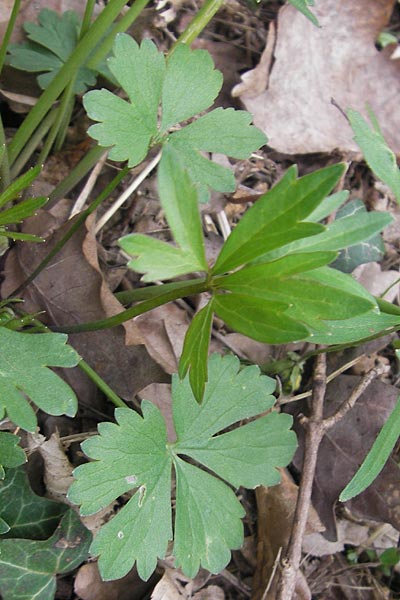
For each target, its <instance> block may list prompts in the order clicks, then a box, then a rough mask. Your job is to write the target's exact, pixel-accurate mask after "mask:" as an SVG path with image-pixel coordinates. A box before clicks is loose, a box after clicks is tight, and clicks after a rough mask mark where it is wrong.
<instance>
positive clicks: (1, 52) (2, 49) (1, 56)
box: [0, 0, 21, 73]
mask: <svg viewBox="0 0 400 600" xmlns="http://www.w3.org/2000/svg"><path fill="white" fill-rule="evenodd" d="M20 4H21V0H14V6H13V8H12V11H11V15H10V19H9V21H8V25H7V29H6V32H5V34H4V37H3V41H2V42H1V46H0V73H1V71H2V70H3V66H4V61H5V58H6V54H7V48H8V44H9V43H10V38H11V34H12V32H13V29H14V25H15V21H16V19H17V16H18V13H19V7H20Z"/></svg>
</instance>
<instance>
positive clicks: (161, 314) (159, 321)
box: [135, 302, 189, 373]
mask: <svg viewBox="0 0 400 600" xmlns="http://www.w3.org/2000/svg"><path fill="white" fill-rule="evenodd" d="M135 322H136V324H137V326H138V329H139V331H140V333H141V335H142V338H143V341H144V344H145V345H146V348H147V351H148V353H149V354H150V356H151V357H152V358H153V360H155V361H156V362H157V363H158V364H159V365H161V367H162V368H163V369H164V371H165V372H166V373H176V371H177V370H178V358H179V357H180V355H181V354H182V348H183V341H184V338H185V333H186V330H187V328H188V326H189V319H188V315H187V312H186V311H185V310H183V309H182V308H180V307H179V306H177V305H176V304H174V303H173V302H170V303H169V304H164V305H163V306H159V307H158V308H156V309H154V310H152V311H150V312H148V313H146V314H143V315H140V316H139V317H137V318H136V320H135Z"/></svg>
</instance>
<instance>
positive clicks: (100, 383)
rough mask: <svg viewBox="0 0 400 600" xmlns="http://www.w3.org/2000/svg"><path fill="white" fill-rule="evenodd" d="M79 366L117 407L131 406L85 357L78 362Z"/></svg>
mask: <svg viewBox="0 0 400 600" xmlns="http://www.w3.org/2000/svg"><path fill="white" fill-rule="evenodd" d="M78 367H79V368H80V369H81V370H82V371H83V372H84V373H86V375H87V376H88V377H89V378H90V379H91V380H92V381H93V382H94V383H95V384H96V385H97V387H98V388H99V390H101V391H102V392H103V393H104V394H105V395H106V396H107V398H108V399H109V400H111V402H113V403H114V404H115V406H116V407H117V408H129V407H128V405H127V404H125V402H124V401H123V400H121V398H120V397H119V396H117V394H116V393H115V392H114V391H113V390H112V389H111V388H110V386H109V385H108V384H107V383H106V382H105V381H104V379H102V378H101V377H100V375H98V374H97V373H96V371H94V370H93V369H92V367H90V366H89V365H88V364H87V362H86V361H85V360H83V358H82V359H81V360H80V362H79V363H78Z"/></svg>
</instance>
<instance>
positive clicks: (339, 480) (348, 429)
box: [290, 375, 400, 541]
mask: <svg viewBox="0 0 400 600" xmlns="http://www.w3.org/2000/svg"><path fill="white" fill-rule="evenodd" d="M359 381H360V378H359V377H356V376H352V375H340V376H339V377H337V378H336V379H335V380H334V381H332V382H331V383H330V384H329V385H328V388H327V394H326V401H325V413H324V415H325V416H328V415H331V414H333V413H334V411H335V410H336V409H337V408H338V406H339V405H340V404H341V403H342V402H343V401H344V400H345V399H346V398H348V397H349V395H350V393H351V392H352V390H353V389H354V387H355V385H356V384H357V383H358V382H359ZM398 396H399V390H398V388H396V387H394V386H391V385H387V384H385V383H382V382H381V381H374V382H372V383H371V385H369V387H368V388H367V389H366V391H365V392H364V393H363V394H362V395H361V396H360V398H359V399H358V400H357V402H356V404H355V406H354V408H353V409H352V410H351V411H349V412H348V413H347V415H346V416H345V418H344V419H342V420H341V421H340V422H339V423H338V424H337V425H335V426H334V427H333V428H332V429H330V430H329V432H328V434H327V435H325V437H324V438H323V440H322V442H321V445H320V448H319V453H318V461H317V468H316V474H315V480H314V487H313V495H312V501H313V505H314V506H315V508H316V510H317V511H318V514H319V516H320V518H321V521H322V523H323V524H324V525H325V527H326V532H325V534H324V535H325V537H326V538H327V539H328V540H330V541H336V540H337V532H336V518H335V505H336V502H337V500H338V497H339V494H340V492H341V491H342V490H343V489H344V487H345V486H346V485H347V483H348V482H349V481H350V479H351V478H352V477H353V475H354V473H355V472H356V471H357V469H358V467H359V466H360V465H361V463H362V461H363V459H364V458H365V456H366V454H367V452H368V451H369V449H370V448H371V446H372V444H373V442H374V441H375V439H376V437H377V435H378V433H379V431H380V430H381V428H382V426H383V424H384V423H385V421H386V420H387V418H388V416H389V414H390V413H391V411H392V410H393V408H394V406H395V403H396V401H397V398H398ZM292 410H293V411H295V413H296V414H298V413H299V412H303V413H306V412H307V404H305V403H303V402H301V403H300V402H299V403H296V407H295V409H294V408H292V409H291V410H290V412H292ZM292 414H293V413H292ZM294 428H295V430H296V433H297V436H298V443H299V447H298V450H297V452H296V455H295V457H294V461H293V463H294V466H295V468H296V469H298V470H299V471H301V466H302V460H303V458H302V456H303V449H304V430H303V428H302V427H301V426H300V425H299V424H298V423H296V422H295V427H294ZM345 506H346V507H348V508H349V509H350V510H351V511H352V512H353V513H354V514H355V515H357V516H358V517H360V518H366V519H372V520H375V521H378V522H383V523H390V524H391V525H392V526H393V527H395V528H396V529H398V530H400V472H399V468H398V466H397V464H396V463H395V461H394V460H392V459H389V461H388V462H387V463H386V465H385V467H384V469H383V471H382V472H381V474H380V475H379V477H378V478H377V479H376V480H375V481H374V483H373V484H371V485H370V487H369V488H367V489H366V490H365V492H363V493H362V494H360V495H359V496H356V498H354V499H352V500H349V501H348V502H346V503H345Z"/></svg>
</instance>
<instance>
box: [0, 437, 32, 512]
mask: <svg viewBox="0 0 400 600" xmlns="http://www.w3.org/2000/svg"><path fill="white" fill-rule="evenodd" d="M20 439H21V438H20V437H18V436H17V435H14V434H13V433H9V432H8V431H0V479H4V477H5V471H4V467H7V468H8V469H10V468H14V467H18V466H19V465H22V464H24V462H26V456H25V452H24V451H23V450H22V448H21V447H20V446H19V445H18V443H19V441H20ZM0 486H1V482H0ZM0 494H1V488H0ZM0 512H2V509H0Z"/></svg>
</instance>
